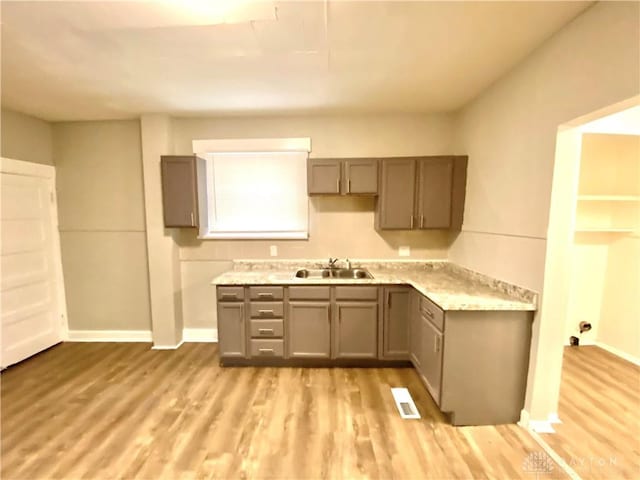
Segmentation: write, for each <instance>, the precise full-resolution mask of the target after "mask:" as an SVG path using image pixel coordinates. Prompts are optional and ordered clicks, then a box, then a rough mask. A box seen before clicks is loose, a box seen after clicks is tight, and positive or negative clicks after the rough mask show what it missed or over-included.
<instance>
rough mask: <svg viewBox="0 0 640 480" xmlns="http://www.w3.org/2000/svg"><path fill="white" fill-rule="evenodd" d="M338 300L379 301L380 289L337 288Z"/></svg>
mask: <svg viewBox="0 0 640 480" xmlns="http://www.w3.org/2000/svg"><path fill="white" fill-rule="evenodd" d="M336 300H378V287H351V286H349V287H346V286H341V287H336Z"/></svg>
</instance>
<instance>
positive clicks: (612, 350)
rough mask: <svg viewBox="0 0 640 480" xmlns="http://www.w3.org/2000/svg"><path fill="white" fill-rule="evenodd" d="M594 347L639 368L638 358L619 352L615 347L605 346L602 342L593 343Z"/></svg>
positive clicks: (639, 359) (639, 360)
mask: <svg viewBox="0 0 640 480" xmlns="http://www.w3.org/2000/svg"><path fill="white" fill-rule="evenodd" d="M593 344H594V345H595V346H596V347H600V348H601V349H603V350H606V351H607V352H609V353H612V354H614V355H615V356H617V357H620V358H622V359H623V360H626V361H627V362H631V363H633V364H634V365H636V366H638V367H640V358H638V357H635V356H633V355H631V354H629V353H627V352H624V351H622V350H620V349H619V348H616V347H612V346H611V345H607V344H606V343H602V342H594V343H593Z"/></svg>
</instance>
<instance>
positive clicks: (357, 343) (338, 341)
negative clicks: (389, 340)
mask: <svg viewBox="0 0 640 480" xmlns="http://www.w3.org/2000/svg"><path fill="white" fill-rule="evenodd" d="M334 312H335V316H334V319H333V358H377V356H378V303H377V302H336V303H335V309H334Z"/></svg>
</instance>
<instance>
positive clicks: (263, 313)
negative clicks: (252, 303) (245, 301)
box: [258, 310, 273, 315]
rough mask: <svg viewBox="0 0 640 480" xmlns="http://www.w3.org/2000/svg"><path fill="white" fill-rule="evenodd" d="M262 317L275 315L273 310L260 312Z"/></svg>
mask: <svg viewBox="0 0 640 480" xmlns="http://www.w3.org/2000/svg"><path fill="white" fill-rule="evenodd" d="M258 313H259V314H260V315H273V310H258Z"/></svg>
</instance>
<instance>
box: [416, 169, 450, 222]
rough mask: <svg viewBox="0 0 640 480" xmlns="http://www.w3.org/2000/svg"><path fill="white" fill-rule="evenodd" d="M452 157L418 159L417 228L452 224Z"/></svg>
mask: <svg viewBox="0 0 640 480" xmlns="http://www.w3.org/2000/svg"><path fill="white" fill-rule="evenodd" d="M452 179H453V159H452V158H451V157H442V158H424V159H421V160H418V190H417V192H418V195H417V198H416V200H417V205H416V206H417V208H416V214H417V218H416V227H417V228H449V227H450V226H451V188H452V186H453V185H452Z"/></svg>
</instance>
